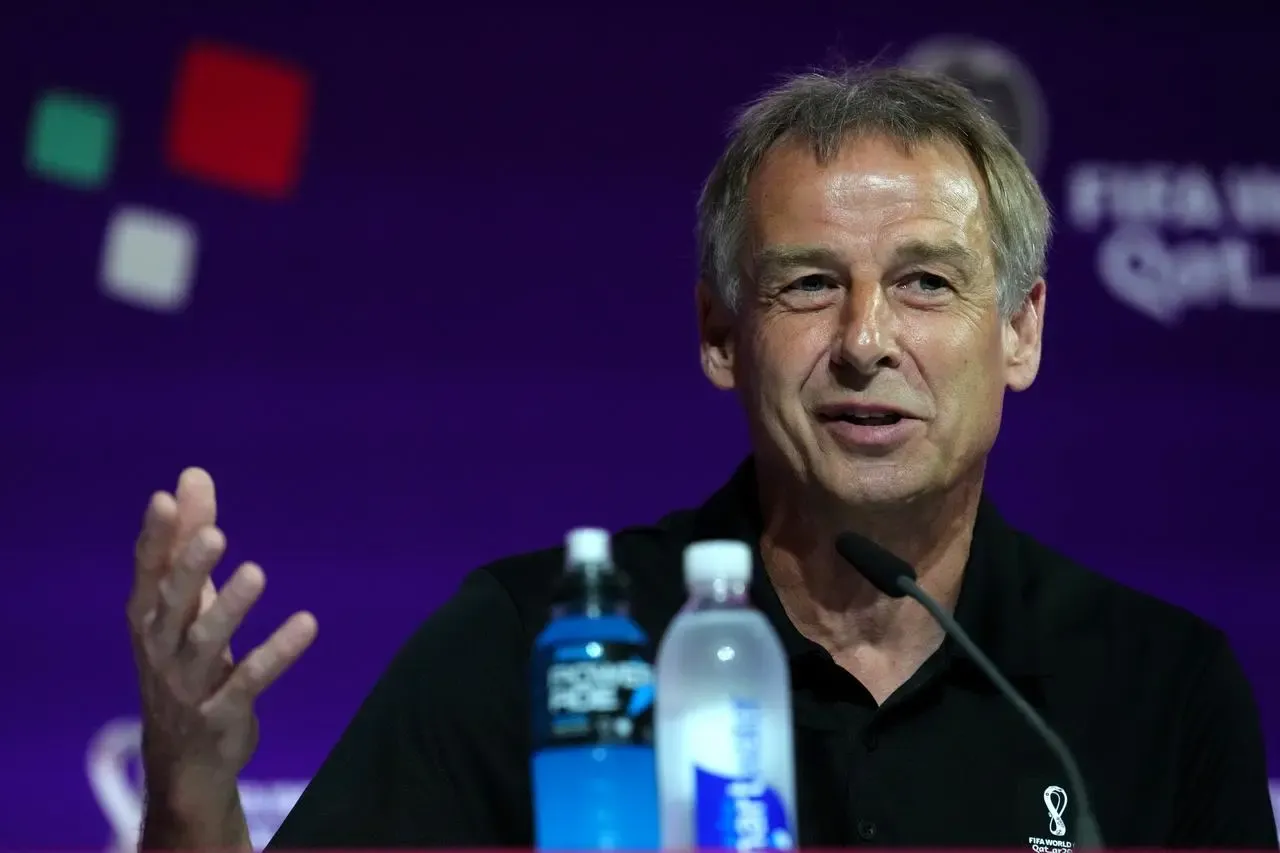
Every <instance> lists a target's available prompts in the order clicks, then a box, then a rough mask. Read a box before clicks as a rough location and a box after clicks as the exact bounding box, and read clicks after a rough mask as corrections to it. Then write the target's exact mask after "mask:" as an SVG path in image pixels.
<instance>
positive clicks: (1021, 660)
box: [267, 462, 1277, 853]
mask: <svg viewBox="0 0 1280 853" xmlns="http://www.w3.org/2000/svg"><path fill="white" fill-rule="evenodd" d="M759 529H760V527H759V512H758V504H757V502H756V486H755V479H754V473H753V468H752V466H751V463H750V462H748V463H746V464H744V465H743V466H742V468H741V469H739V471H738V472H737V474H735V476H734V478H733V479H732V480H731V481H730V482H729V483H728V484H727V485H726V486H725V487H724V488H723V489H721V490H720V491H719V492H718V493H717V494H716V495H714V496H713V497H712V498H711V499H710V500H709V501H708V502H707V503H706V504H705V505H704V506H703V507H701V508H700V509H698V510H696V511H688V512H677V513H674V514H672V515H670V516H668V517H667V518H665V519H663V520H662V521H661V522H659V523H658V524H656V525H653V526H650V527H637V528H631V529H628V530H624V531H622V532H619V533H618V534H616V536H615V539H614V552H615V558H616V560H617V562H618V564H619V565H620V566H621V567H622V568H623V569H624V570H625V571H626V572H627V573H628V574H629V575H630V577H631V579H632V592H633V607H632V612H633V615H634V616H635V618H636V620H637V621H638V622H639V623H640V624H641V625H642V626H643V627H644V628H645V629H646V630H647V631H648V632H649V634H650V636H651V637H653V638H654V640H655V642H656V641H657V639H658V638H659V637H660V636H661V635H662V633H663V631H664V630H665V629H666V627H667V625H668V623H669V622H670V621H671V619H672V618H673V617H674V615H675V613H676V611H677V610H678V609H679V607H680V606H681V604H682V603H683V601H684V597H685V593H684V587H683V582H682V577H681V554H682V552H683V550H684V548H685V546H686V545H688V544H689V543H690V542H694V541H697V540H701V539H719V538H735V539H742V540H745V541H748V542H752V543H755V542H757V541H758V538H759ZM562 558H563V554H562V552H561V551H560V550H559V549H551V550H546V551H541V552H538V553H534V554H527V555H522V556H518V557H512V558H510V559H506V560H502V561H499V562H497V563H494V564H492V565H489V566H486V567H484V568H481V569H478V570H476V571H475V572H473V573H472V574H470V575H469V576H468V577H467V578H466V580H465V581H464V582H463V584H462V586H461V588H460V589H459V590H458V592H457V593H456V595H455V596H454V597H453V598H452V599H451V600H449V601H448V602H447V603H446V604H444V606H442V607H441V608H440V609H439V610H438V611H437V612H436V613H435V614H433V615H432V616H431V617H430V618H429V619H427V620H426V622H425V623H424V624H423V625H422V627H421V628H420V629H419V630H418V632H417V633H416V634H415V635H414V636H413V638H412V639H411V640H410V641H409V642H408V643H407V644H406V645H405V647H404V648H403V650H402V651H401V652H400V654H399V655H398V656H397V657H396V659H395V661H394V662H393V663H392V664H391V666H390V668H389V669H388V670H387V672H386V674H385V675H384V676H383V677H382V679H381V680H380V681H379V683H378V685H377V686H376V687H375V689H374V690H373V692H372V693H371V694H370V696H369V697H368V699H367V700H366V701H365V703H364V705H363V706H362V707H361V709H360V711H359V713H358V714H357V715H356V718H355V719H354V720H353V722H352V723H351V725H350V727H349V728H348V729H347V731H346V732H345V734H344V735H343V736H342V739H341V740H340V741H339V743H338V745H337V746H336V747H335V749H334V750H333V752H332V753H331V755H330V756H329V758H328V759H327V761H326V762H325V763H324V765H323V766H322V767H321V768H320V770H319V772H318V773H317V774H316V776H315V778H314V779H313V780H312V782H311V784H310V785H309V786H308V787H307V789H306V792H305V793H304V794H303V795H302V798H301V799H300V800H299V802H298V804H297V806H296V807H295V808H294V810H293V812H292V813H291V814H290V815H289V817H288V818H287V819H286V820H285V822H284V825H283V826H282V827H281V829H280V831H279V832H278V833H277V835H276V837H275V839H274V840H273V841H272V845H271V846H272V847H273V848H276V849H283V848H294V849H300V848H322V847H347V848H365V849H367V848H372V847H444V846H514V847H529V846H531V845H532V841H533V829H532V827H533V819H532V811H531V794H530V786H529V769H528V765H529V700H528V690H529V681H528V661H529V657H530V653H531V649H532V643H533V639H534V637H535V636H536V635H537V634H538V632H539V631H540V630H541V629H542V627H543V626H544V624H545V622H546V620H547V613H548V610H549V605H550V600H551V588H552V584H553V582H554V580H555V578H556V577H557V575H558V574H559V572H560V571H561V570H562ZM753 595H754V597H755V600H756V603H757V605H758V606H759V607H760V608H761V609H762V610H763V611H764V612H765V613H766V614H767V615H768V616H769V618H770V619H771V620H772V621H773V624H774V625H775V627H776V628H777V630H778V632H779V634H780V635H781V637H782V640H783V643H784V645H785V647H786V649H787V651H788V653H789V656H790V662H791V671H792V681H793V692H794V714H795V726H796V762H797V778H798V781H797V785H798V797H799V829H800V842H801V845H802V846H806V847H815V846H854V845H866V846H919V847H996V848H1008V849H1032V850H1037V851H1038V853H1045V851H1050V850H1052V851H1055V853H1056V851H1057V850H1060V849H1062V848H1063V847H1065V846H1068V844H1069V842H1070V841H1071V840H1072V838H1073V832H1074V828H1075V823H1074V818H1075V816H1076V814H1077V812H1076V811H1075V810H1074V809H1073V807H1074V806H1075V805H1076V804H1077V803H1078V802H1079V801H1078V798H1077V795H1076V793H1075V792H1074V791H1072V790H1071V786H1070V785H1069V783H1068V781H1067V778H1066V775H1065V774H1064V773H1063V770H1062V768H1061V767H1060V766H1059V765H1058V762H1057V761H1056V760H1055V758H1054V756H1053V755H1052V753H1050V752H1049V750H1048V749H1047V748H1046V747H1045V746H1044V744H1043V743H1042V742H1041V741H1040V739H1039V738H1038V737H1037V736H1036V735H1035V733H1034V732H1033V731H1031V729H1029V728H1028V726H1027V725H1026V724H1025V722H1024V721H1023V720H1022V719H1020V718H1019V717H1018V715H1017V714H1016V713H1015V712H1014V710H1013V708H1012V707H1011V706H1010V705H1009V704H1008V703H1007V702H1006V701H1005V700H1004V699H1003V698H1002V697H1001V696H1000V695H999V694H998V693H997V692H996V691H995V689H994V688H993V687H992V686H991V685H990V684H989V683H988V681H987V680H986V679H985V678H984V677H983V675H982V673H981V672H980V671H979V670H978V669H977V668H976V667H975V666H974V665H973V664H972V662H971V661H969V660H968V659H966V656H965V655H964V653H963V651H962V650H960V649H959V648H957V647H955V646H954V645H952V644H950V643H944V644H943V646H942V647H941V648H940V649H939V650H938V652H937V653H936V654H934V655H933V656H932V657H931V658H930V659H929V660H928V661H927V662H926V663H925V664H924V666H923V667H921V669H920V670H919V671H918V672H917V673H916V674H915V675H914V676H913V677H912V678H911V679H910V680H909V681H908V682H907V683H906V684H905V685H904V686H903V687H902V688H901V689H900V690H899V691H898V692H897V693H895V694H894V695H893V696H891V697H890V698H889V699H888V700H887V701H886V702H885V703H884V704H883V705H882V706H880V707H877V706H876V704H875V702H874V700H873V699H872V697H871V695H870V694H869V693H868V692H867V691H866V689H864V688H863V687H862V685H861V684H860V683H859V682H858V681H857V680H856V679H854V678H853V677H852V676H850V675H849V674H848V673H846V672H845V671H844V670H842V669H841V668H840V667H838V666H837V665H836V664H835V663H834V662H833V661H832V659H831V657H830V656H829V655H828V654H827V653H826V652H825V651H824V650H823V649H822V648H821V647H819V646H818V645H816V644H814V643H812V642H810V641H809V640H807V639H805V638H804V637H803V636H802V635H801V634H800V633H799V632H798V631H797V630H796V628H795V627H794V626H793V625H792V623H791V622H790V621H789V620H788V618H787V616H786V615H785V613H784V612H783V610H782V607H781V606H780V604H779V601H778V599H777V596H776V595H775V593H774V591H773V588H772V586H771V585H770V583H769V580H768V578H767V576H766V574H765V573H764V571H763V569H762V567H761V566H760V562H759V559H757V568H756V576H755V583H754V590H753ZM956 618H957V619H958V620H959V621H960V623H961V624H962V625H964V626H965V628H966V629H967V630H968V631H969V632H971V634H972V636H973V638H974V639H975V640H976V641H977V642H978V644H979V645H980V646H981V647H982V648H983V649H985V650H986V651H987V652H988V653H989V654H990V655H991V657H992V658H994V660H995V662H996V664H997V665H998V666H999V667H1000V668H1001V669H1002V670H1003V671H1004V672H1005V673H1006V674H1007V675H1008V676H1009V678H1010V679H1011V680H1012V681H1013V683H1014V684H1015V685H1016V686H1017V687H1018V688H1019V689H1020V690H1021V691H1023V693H1024V695H1025V696H1026V697H1027V698H1028V699H1029V701H1030V702H1031V703H1032V704H1033V705H1034V706H1035V707H1036V708H1037V709H1039V710H1040V711H1041V713H1042V714H1043V715H1044V716H1045V717H1046V718H1047V719H1048V721H1049V723H1050V725H1052V726H1054V727H1055V728H1056V729H1057V731H1058V732H1059V734H1061V735H1062V736H1063V738H1064V739H1065V740H1066V741H1067V743H1068V744H1069V745H1070V747H1071V748H1072V750H1073V751H1074V752H1075V754H1076V756H1077V759H1078V760H1079V763H1080V765H1081V769H1082V772H1083V774H1084V776H1085V779H1086V780H1087V782H1088V784H1089V787H1090V791H1089V793H1090V796H1091V798H1092V801H1093V805H1094V809H1095V811H1096V812H1097V817H1098V821H1099V823H1100V825H1101V829H1102V832H1103V835H1104V838H1105V839H1106V842H1107V844H1108V846H1112V847H1218V848H1231V847H1235V848H1255V849H1261V848H1275V847H1277V840H1276V824H1275V818H1274V816H1273V814H1272V810H1271V802H1270V798H1269V794H1268V785H1267V773H1266V767H1265V758H1264V749H1263V742H1262V735H1261V731H1260V726H1259V720H1258V714H1257V710H1256V708H1255V705H1254V700H1253V698H1252V694H1251V691H1250V688H1249V685H1248V682H1247V681H1246V680H1245V677H1244V675H1243V673H1242V672H1241V670H1240V667H1239V666H1238V664H1237V662H1236V659H1235V657H1234V655H1233V654H1232V652H1231V650H1230V648H1229V646H1228V644H1227V641H1226V639H1225V638H1224V636H1223V634H1222V633H1221V632H1220V631H1218V630H1217V629H1215V628H1213V627H1212V626H1210V625H1208V624H1207V623H1205V622H1204V621H1202V620H1201V619H1199V618H1197V617H1196V616H1193V615H1192V614H1190V613H1188V612H1186V611H1184V610H1182V609H1179V608H1176V607H1173V606H1171V605H1169V604H1165V603H1163V602H1160V601H1157V600H1156V599H1153V598H1151V597H1148V596H1146V595H1143V594H1141V593H1139V592H1136V591H1134V590H1131V589H1129V588H1127V587H1124V586H1121V585H1119V584H1117V583H1115V582H1113V581H1110V580H1107V579H1105V578H1103V577H1101V576H1099V575H1096V574H1093V573H1092V572H1090V571H1088V570H1086V569H1084V568H1082V567H1080V566H1078V565H1076V564H1074V563H1072V562H1071V561H1069V560H1067V559H1066V558H1064V557H1062V556H1060V555H1058V554H1056V553H1054V552H1053V551H1051V550H1049V549H1047V548H1045V547H1044V546H1042V545H1039V544H1037V543H1036V542H1035V541H1033V540H1032V539H1031V538H1029V537H1027V536H1026V535H1024V534H1021V533H1019V532H1016V531H1014V530H1012V529H1010V528H1009V527H1008V526H1006V524H1005V523H1004V522H1002V521H1001V519H1000V517H999V515H998V514H997V512H996V511H995V509H994V508H992V507H991V506H990V505H989V504H985V503H984V505H983V507H982V509H981V511H980V513H979V516H978V521H977V524H976V527H975V530H974V537H973V547H972V552H971V556H970V559H969V562H968V565H967V566H966V569H965V576H964V581H963V584H962V587H961V592H960V598H959V602H958V604H957V607H956ZM267 737H270V732H268V733H267ZM1055 787H1057V788H1060V789H1062V790H1061V791H1060V792H1055V791H1053V790H1052V789H1053V788H1055ZM1061 795H1065V806H1063V805H1062V803H1063V798H1062V796H1061ZM1055 817H1058V818H1060V819H1061V821H1062V824H1063V826H1065V830H1066V832H1065V834H1064V835H1061V836H1059V835H1057V834H1055V833H1054V832H1053V831H1052V830H1053V828H1054V824H1056V823H1057V821H1056V820H1055ZM1058 828H1062V827H1058Z"/></svg>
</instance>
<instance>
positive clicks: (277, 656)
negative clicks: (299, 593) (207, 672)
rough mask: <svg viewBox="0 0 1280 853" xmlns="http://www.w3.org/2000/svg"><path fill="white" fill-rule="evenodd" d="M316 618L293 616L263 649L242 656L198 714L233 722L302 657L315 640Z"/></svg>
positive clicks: (303, 614) (304, 614)
mask: <svg viewBox="0 0 1280 853" xmlns="http://www.w3.org/2000/svg"><path fill="white" fill-rule="evenodd" d="M317 628H318V626H317V624H316V617H314V616H312V615H311V614H310V613H307V612H302V613H295V614H293V615H292V616H290V617H289V619H288V621H286V622H285V623H284V624H283V625H281V626H280V627H279V628H277V629H276V632H275V633H274V634H272V635H271V637H270V638H269V639H268V640H267V641H266V642H265V643H263V644H262V645H260V646H258V647H257V648H256V649H254V650H253V651H251V652H250V653H249V654H248V655H246V656H245V658H244V660H242V661H240V664H239V665H238V666H237V667H236V668H235V669H234V670H232V672H231V675H230V676H228V677H227V680H226V681H225V682H224V683H223V684H222V686H221V687H220V688H218V691H217V692H216V693H214V694H213V696H211V697H209V700H208V701H207V702H205V703H204V705H203V706H202V708H201V710H202V711H203V712H204V713H205V714H206V715H207V716H208V717H210V718H213V719H224V720H225V719H233V718H235V717H237V716H239V715H241V714H243V713H244V712H245V711H246V710H247V709H248V708H249V706H250V705H252V704H253V700H254V699H256V698H258V695H259V694H261V693H262V691H263V690H266V689H267V688H268V687H270V686H271V684H272V683H273V682H274V681H275V680H276V679H277V678H279V677H280V676H281V674H283V673H284V671H285V670H286V669H288V668H289V667H290V666H292V665H293V663H294V662H295V661H296V660H297V659H298V658H299V657H301V656H302V653H303V652H305V651H306V650H307V649H308V647H310V645H311V643H312V642H313V641H314V640H315V638H316V631H317Z"/></svg>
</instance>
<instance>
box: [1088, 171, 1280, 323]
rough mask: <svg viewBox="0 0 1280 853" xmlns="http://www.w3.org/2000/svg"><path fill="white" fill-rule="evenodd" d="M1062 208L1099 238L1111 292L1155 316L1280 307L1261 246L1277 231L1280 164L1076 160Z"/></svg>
mask: <svg viewBox="0 0 1280 853" xmlns="http://www.w3.org/2000/svg"><path fill="white" fill-rule="evenodd" d="M1064 208H1065V218H1066V220H1067V223H1068V224H1069V225H1070V226H1071V227H1072V228H1073V229H1075V230H1076V231H1078V232H1080V233H1083V234H1088V235H1090V236H1093V237H1095V238H1096V253H1097V254H1096V256H1095V266H1096V269H1097V273H1098V277H1099V278H1100V279H1101V281H1102V284H1103V286H1104V287H1105V288H1106V289H1107V291H1108V292H1109V293H1110V294H1111V295H1112V297H1114V298H1115V299H1116V300H1117V301H1119V302H1121V303H1123V304H1124V305H1127V306H1128V307H1129V308H1131V309H1132V310H1134V311H1136V312H1138V313H1139V314H1142V315H1144V316H1146V317H1148V318H1149V319H1151V320H1154V321H1155V322H1157V323H1160V324H1162V325H1164V326H1175V325H1177V324H1178V323H1179V322H1180V321H1181V320H1182V318H1183V317H1184V316H1185V315H1186V313H1187V311H1189V310H1191V309H1193V308H1215V307H1218V306H1224V305H1225V306H1229V307H1232V308H1235V309H1237V310H1243V311H1280V275H1276V274H1269V273H1268V272H1267V271H1266V265H1265V264H1264V262H1263V252H1262V247H1263V244H1264V241H1266V240H1267V238H1271V239H1272V240H1274V235H1276V234H1280V167H1276V166H1247V167H1239V166H1224V167H1213V166H1210V165H1207V164H1204V163H1182V164H1177V163H1167V162H1158V161H1152V162H1146V163H1115V162H1089V163H1075V164H1072V165H1071V166H1070V167H1069V168H1068V170H1067V179H1066V200H1065V204H1064Z"/></svg>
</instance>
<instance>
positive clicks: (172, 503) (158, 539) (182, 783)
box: [128, 468, 317, 844]
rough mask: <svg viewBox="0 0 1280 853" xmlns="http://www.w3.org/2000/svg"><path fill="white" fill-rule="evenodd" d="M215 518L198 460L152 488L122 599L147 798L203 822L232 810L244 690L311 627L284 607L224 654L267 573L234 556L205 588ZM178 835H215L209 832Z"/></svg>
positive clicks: (247, 716) (264, 680) (300, 646)
mask: <svg viewBox="0 0 1280 853" xmlns="http://www.w3.org/2000/svg"><path fill="white" fill-rule="evenodd" d="M216 523H217V501H216V497H215V493H214V485H213V480H212V478H211V477H210V476H209V474H208V473H207V472H205V471H203V470H201V469H199V468H189V469H187V470H185V471H183V472H182V475H181V477H180V478H179V480H178V488H177V493H176V494H169V493H167V492H158V493H156V494H155V495H154V496H152V498H151V503H150V505H149V506H148V507H147V511H146V516H145V519H144V521H143V525H142V533H141V535H140V536H139V538H138V543H137V550H136V553H135V555H134V582H133V592H132V594H131V595H130V597H129V603H128V617H129V628H130V632H131V634H132V637H133V648H134V658H135V660H136V663H137V667H138V677H139V682H140V685H141V689H142V711H143V735H142V760H143V768H144V772H145V774H146V786H147V791H148V802H149V809H162V810H164V811H165V812H166V814H165V816H164V819H165V820H166V821H169V822H175V821H176V822H179V823H182V822H187V823H192V824H193V825H195V824H199V825H205V826H211V825H213V824H216V823H218V822H219V821H221V820H223V818H224V815H225V814H228V813H234V814H235V815H240V811H239V800H238V793H237V789H236V776H237V775H238V774H239V772H240V770H241V769H242V768H243V767H244V765H245V763H246V762H248V760H249V757H250V756H251V755H252V754H253V750H254V748H255V747H256V746H257V741H258V722H257V717H256V715H255V714H254V709H253V703H254V700H255V699H256V698H257V697H258V695H259V694H260V693H262V691H263V690H265V689H266V688H267V687H268V686H270V685H271V684H272V682H274V681H275V680H276V679H277V678H278V677H279V676H280V675H281V673H283V672H284V671H285V670H286V669H288V667H289V666H290V665H291V664H293V662H294V661H296V660H297V659H298V657H299V656H300V655H301V654H302V653H303V652H304V651H306V649H307V647H308V646H310V645H311V642H312V641H313V640H314V639H315V636H316V627H317V626H316V620H315V617H313V616H312V615H311V614H310V613H306V612H299V613H295V614H294V615H293V616H291V617H290V618H289V619H288V620H287V621H286V622H285V623H284V624H283V625H281V626H280V627H279V628H278V629H277V630H276V631H275V633H274V634H272V635H271V637H270V638H269V639H268V640H267V641H266V642H264V643H263V644H262V645H260V646H258V647H257V648H255V649H253V650H252V651H251V652H249V653H248V654H247V655H245V656H244V657H243V658H241V660H240V661H239V662H238V663H237V662H236V661H235V660H234V659H233V658H232V656H231V651H230V641H231V637H232V635H233V634H234V633H235V631H236V629H237V628H238V627H239V626H240V623H241V622H242V621H243V619H244V617H245V614H246V613H248V611H249V608H251V607H252V606H253V605H254V603H255V602H256V601H257V600H258V597H259V596H261V595H262V590H263V587H264V585H265V583H266V575H264V574H263V572H262V569H261V568H260V567H258V566H257V565H256V564H254V563H245V564H243V565H241V566H240V567H239V568H238V569H237V570H236V571H235V573H234V574H233V575H232V576H231V578H230V579H229V580H228V581H227V582H226V583H225V584H224V585H223V587H222V588H221V589H220V590H218V589H215V587H214V585H213V581H212V580H211V579H210V572H212V570H213V568H214V566H216V565H217V563H218V561H219V560H220V559H221V557H222V555H223V553H224V551H225V550H226V537H224V536H223V534H222V531H220V530H219V529H218V528H217V526H216ZM224 810H227V811H224ZM239 820H240V821H241V822H242V821H243V818H242V817H240V818H239ZM179 834H180V835H182V836H183V837H184V838H189V839H191V840H192V841H195V842H198V843H215V844H216V843H217V842H218V838H217V837H216V835H217V833H214V835H213V836H208V837H207V838H206V837H202V836H206V835H207V833H203V832H200V833H194V834H193V833H179ZM144 835H145V832H144Z"/></svg>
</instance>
